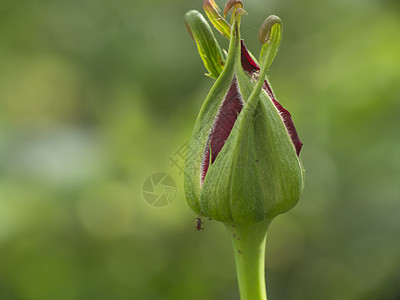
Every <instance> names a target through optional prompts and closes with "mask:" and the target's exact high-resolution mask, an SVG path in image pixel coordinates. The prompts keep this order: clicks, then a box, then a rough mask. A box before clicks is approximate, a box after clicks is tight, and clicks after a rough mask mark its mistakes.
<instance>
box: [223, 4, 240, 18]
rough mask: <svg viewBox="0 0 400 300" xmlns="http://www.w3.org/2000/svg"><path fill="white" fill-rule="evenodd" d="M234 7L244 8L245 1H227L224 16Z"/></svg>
mask: <svg viewBox="0 0 400 300" xmlns="http://www.w3.org/2000/svg"><path fill="white" fill-rule="evenodd" d="M232 7H235V8H236V9H237V8H241V9H243V2H242V0H229V1H228V3H226V5H225V8H224V17H226V15H227V14H228V13H229V12H230V10H231V9H232Z"/></svg>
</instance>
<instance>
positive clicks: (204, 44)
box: [184, 10, 226, 79]
mask: <svg viewBox="0 0 400 300" xmlns="http://www.w3.org/2000/svg"><path fill="white" fill-rule="evenodd" d="M184 21H185V25H186V28H187V29H188V31H189V33H190V35H191V36H192V38H193V39H194V40H195V42H196V45H197V49H198V51H199V54H200V57H201V59H202V60H203V63H204V66H205V67H206V69H207V70H208V72H209V73H208V74H206V75H207V76H210V77H212V78H214V79H217V78H218V76H219V74H221V72H222V70H223V68H224V65H225V60H226V54H225V52H223V51H222V50H221V48H220V46H219V44H218V42H217V40H216V39H215V36H214V34H213V32H212V30H211V27H210V25H208V23H207V21H206V20H205V19H204V17H203V15H202V14H201V13H199V12H198V11H197V10H191V11H189V12H187V13H186V14H185V17H184Z"/></svg>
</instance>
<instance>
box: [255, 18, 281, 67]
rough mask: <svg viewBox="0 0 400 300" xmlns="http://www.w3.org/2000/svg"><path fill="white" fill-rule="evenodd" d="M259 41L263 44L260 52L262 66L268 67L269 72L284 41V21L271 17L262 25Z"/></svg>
mask: <svg viewBox="0 0 400 300" xmlns="http://www.w3.org/2000/svg"><path fill="white" fill-rule="evenodd" d="M258 40H259V41H260V43H261V44H263V46H262V48H261V51H260V58H259V61H260V65H264V66H266V69H267V70H268V69H269V67H270V66H271V64H272V62H273V61H274V58H275V56H276V54H277V53H278V48H279V45H280V43H281V40H282V21H281V19H280V18H279V17H277V16H274V15H272V16H269V17H268V18H266V19H265V21H264V22H263V23H262V25H261V27H260V30H259V31H258Z"/></svg>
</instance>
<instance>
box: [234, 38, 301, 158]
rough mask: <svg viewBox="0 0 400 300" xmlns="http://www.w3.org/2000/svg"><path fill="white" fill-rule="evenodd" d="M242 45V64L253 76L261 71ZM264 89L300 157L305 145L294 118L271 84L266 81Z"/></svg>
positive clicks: (242, 43)
mask: <svg viewBox="0 0 400 300" xmlns="http://www.w3.org/2000/svg"><path fill="white" fill-rule="evenodd" d="M241 45H242V55H241V62H242V67H243V69H244V70H245V71H246V72H247V73H249V74H250V75H252V74H253V73H254V72H257V71H260V67H259V65H258V64H257V63H256V62H255V61H254V60H253V59H252V58H251V56H250V54H249V51H248V50H247V48H246V45H245V44H244V42H243V40H242V41H241ZM263 88H264V90H265V92H266V93H267V95H268V96H269V97H270V98H271V99H272V102H273V103H274V105H275V107H276V109H277V110H278V112H279V115H280V116H281V118H282V120H283V123H284V124H285V127H286V130H287V132H288V133H289V136H290V139H291V140H292V143H293V145H294V147H295V149H296V154H297V156H299V154H300V150H301V147H302V146H303V143H302V142H301V141H300V138H299V136H298V134H297V131H296V128H295V127H294V123H293V120H292V116H291V115H290V113H289V112H288V111H287V110H286V109H285V108H283V106H282V105H281V104H280V103H279V102H278V101H277V100H276V99H275V95H274V93H273V92H272V90H271V87H270V86H269V84H268V82H267V81H266V80H265V82H264V87H263Z"/></svg>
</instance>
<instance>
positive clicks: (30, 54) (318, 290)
mask: <svg viewBox="0 0 400 300" xmlns="http://www.w3.org/2000/svg"><path fill="white" fill-rule="evenodd" d="M217 2H218V4H219V5H220V6H221V7H223V6H224V4H225V3H223V2H221V1H217ZM244 2H245V9H246V11H247V12H248V13H249V15H248V16H245V17H244V18H243V23H242V24H243V25H242V36H243V37H244V38H245V40H246V43H247V46H248V48H249V49H250V50H251V51H252V52H253V53H254V54H257V53H258V51H259V48H260V46H259V45H258V42H257V28H258V27H259V25H260V24H261V23H262V21H263V20H264V18H265V17H266V16H268V15H270V14H276V15H278V16H280V17H281V18H282V20H283V22H284V38H283V42H282V44H281V47H280V52H279V55H278V56H277V58H276V60H275V62H274V64H273V66H272V69H271V72H270V75H271V81H272V84H273V87H274V89H275V92H276V94H277V95H278V98H279V99H280V101H281V103H282V104H283V105H284V106H285V107H286V108H287V109H288V110H289V111H290V112H291V113H292V116H293V119H294V122H295V124H296V127H297V130H298V132H299V135H300V138H301V139H302V141H303V143H304V147H303V150H302V153H301V157H302V160H303V163H304V166H305V168H306V188H305V190H304V193H303V196H302V198H301V200H300V202H299V204H298V205H297V206H296V208H295V209H293V210H292V211H291V212H289V213H287V214H284V215H281V216H279V217H278V218H277V219H276V220H275V221H274V222H273V223H272V225H271V228H270V231H269V236H268V241H267V258H266V260H267V284H268V295H269V297H268V298H269V299H271V300H291V299H296V300H301V299H307V300H313V299H315V300H320V299H328V300H330V299H332V300H337V299H340V300H347V299H349V300H350V299H352V300H353V299H357V300H358V299H366V300H375V299H379V300H382V299H383V300H386V299H387V300H398V299H400V285H399V283H400V116H399V113H400V3H399V2H398V0H381V1H379V0H350V1H344V0H338V1H318V0H303V1H282V0H263V1H261V0H246V1H244ZM201 5H202V1H201V0H196V1H194V0H193V1H184V0H170V1H162V0H149V1H144V0H139V1H137V0H131V1H128V0H115V1H105V0H96V1H95V0H79V1H78V0H70V1H61V0H48V1H45V0H37V1H23V0H2V1H1V2H0V299H2V300H3V299H4V300H47V299H58V300H78V299H79V300H88V299H97V300H101V299H107V300H108V299H117V300H119V299H121V300H127V299H135V300H136V299H138V300H147V299H149V300H150V299H151V300H154V299H157V300H169V299H171V300H175V299H176V300H180V299H182V300H183V299H192V300H225V299H226V300H239V297H238V291H237V284H236V275H235V269H234V263H233V253H232V249H231V244H230V243H231V242H230V239H229V237H228V234H227V233H226V232H225V229H224V228H223V226H222V225H221V224H219V223H217V222H212V221H211V222H210V221H207V222H206V224H205V227H206V230H204V231H202V232H195V231H194V223H192V220H193V218H194V217H195V215H194V214H193V213H192V212H191V211H190V209H189V208H188V206H187V205H186V203H185V200H184V193H183V186H182V180H183V178H182V174H181V173H180V170H179V168H178V167H177V166H172V161H171V158H172V159H179V157H178V156H177V154H176V151H178V150H179V149H180V147H181V146H182V145H184V144H185V143H186V142H187V141H189V139H190V135H191V130H192V127H193V125H194V121H195V118H196V116H197V113H198V111H199V109H200V107H201V104H202V101H203V100H204V98H205V96H206V94H207V92H208V90H209V89H210V87H211V85H212V80H211V79H209V78H207V77H205V76H203V74H204V73H205V71H206V70H205V69H204V67H203V65H202V62H201V60H200V58H199V57H198V54H197V50H196V47H195V44H194V42H193V41H192V40H191V38H190V37H189V35H188V33H187V31H186V29H185V26H184V24H183V15H184V13H185V12H186V11H188V10H190V9H197V10H200V11H202V7H201ZM221 44H222V45H224V47H226V46H227V41H225V40H222V39H221ZM157 172H164V173H167V174H170V175H171V177H172V178H173V179H174V180H175V181H176V184H177V195H176V198H175V200H174V201H173V202H172V203H171V204H170V205H168V206H166V207H163V208H155V207H152V206H151V205H149V204H148V203H146V202H145V201H144V200H143V197H142V194H141V189H142V186H143V183H144V182H145V180H146V178H147V177H148V176H149V175H151V174H153V173H157Z"/></svg>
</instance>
